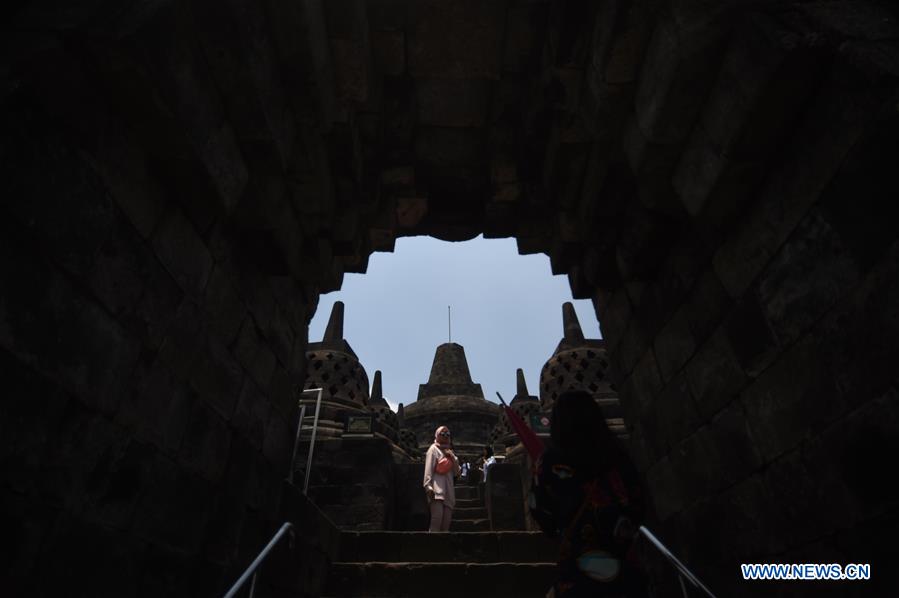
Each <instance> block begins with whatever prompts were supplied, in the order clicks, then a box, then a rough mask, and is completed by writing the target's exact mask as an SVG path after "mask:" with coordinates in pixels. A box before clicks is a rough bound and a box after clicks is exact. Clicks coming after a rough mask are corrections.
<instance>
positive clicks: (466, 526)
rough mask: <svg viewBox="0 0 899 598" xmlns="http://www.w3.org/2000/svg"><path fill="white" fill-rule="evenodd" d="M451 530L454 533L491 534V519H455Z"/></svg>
mask: <svg viewBox="0 0 899 598" xmlns="http://www.w3.org/2000/svg"><path fill="white" fill-rule="evenodd" d="M450 530H451V531H454V532H489V531H490V520H489V519H486V518H485V519H462V520H458V521H457V520H456V519H455V518H454V519H453V521H452V523H451V524H450Z"/></svg>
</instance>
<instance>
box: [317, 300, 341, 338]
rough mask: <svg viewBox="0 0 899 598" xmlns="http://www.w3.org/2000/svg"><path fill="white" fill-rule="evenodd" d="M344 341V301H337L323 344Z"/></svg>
mask: <svg viewBox="0 0 899 598" xmlns="http://www.w3.org/2000/svg"><path fill="white" fill-rule="evenodd" d="M340 340H343V301H335V302H334V306H333V307H332V308H331V317H330V318H328V326H327V328H325V336H324V338H323V339H322V342H328V341H340Z"/></svg>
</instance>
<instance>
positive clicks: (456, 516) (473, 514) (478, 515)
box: [453, 503, 487, 521]
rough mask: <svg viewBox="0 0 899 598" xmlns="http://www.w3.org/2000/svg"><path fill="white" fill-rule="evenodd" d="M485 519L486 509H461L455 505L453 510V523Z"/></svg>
mask: <svg viewBox="0 0 899 598" xmlns="http://www.w3.org/2000/svg"><path fill="white" fill-rule="evenodd" d="M486 518H487V509H486V507H462V506H459V504H458V503H456V508H455V509H453V521H460V520H462V519H486Z"/></svg>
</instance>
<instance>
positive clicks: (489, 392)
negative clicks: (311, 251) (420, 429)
mask: <svg viewBox="0 0 899 598" xmlns="http://www.w3.org/2000/svg"><path fill="white" fill-rule="evenodd" d="M335 301H343V302H344V304H345V306H346V307H345V319H344V336H345V338H346V339H347V341H349V343H350V346H352V347H353V350H354V351H355V352H356V354H357V355H358V356H359V360H360V362H361V363H362V365H363V367H364V368H365V371H366V372H367V373H368V378H369V383H371V381H372V380H373V379H374V374H375V370H381V376H382V379H383V386H384V396H385V398H386V399H387V400H388V402H390V404H391V407H393V408H394V410H395V409H396V405H397V404H398V403H404V404H409V403H411V402H413V401H414V400H415V398H416V396H417V394H418V385H419V384H424V383H425V382H427V380H428V375H429V373H430V371H431V364H432V362H433V360H434V350H435V349H436V348H437V346H438V345H439V344H441V343H445V342H447V338H448V330H447V309H446V308H447V306H448V305H451V306H452V340H453V342H456V343H459V344H461V345H462V346H463V347H465V355H466V357H467V358H468V367H469V369H470V370H471V377H472V379H473V380H474V382H477V383H480V384H481V386H482V388H483V389H484V396H485V398H487V399H488V400H492V401H494V402H498V401H497V399H496V394H495V392H496V391H499V392H500V393H501V394H502V395H503V397H504V398H505V399H506V400H507V401H508V400H509V399H511V398H512V396H514V395H515V370H516V368H523V369H524V375H525V379H526V380H527V384H528V390H529V391H530V393H531V394H532V395H539V386H538V382H539V379H540V369H541V368H542V367H543V364H544V363H545V362H546V360H547V359H548V358H549V357H550V356H551V355H552V352H553V350H555V348H556V345H557V344H558V342H559V340H560V339H561V338H562V304H563V303H564V302H565V301H572V299H571V290H570V289H569V287H568V278H567V277H566V276H553V275H552V272H551V271H550V265H549V258H548V257H547V256H545V255H542V254H540V255H518V250H517V248H516V243H515V240H514V239H484V238H482V237H478V238H476V239H473V240H471V241H465V242H462V243H450V242H446V241H439V240H437V239H434V238H431V237H404V238H401V239H397V242H396V249H395V251H394V252H393V253H375V254H373V255H372V256H371V259H370V260H369V263H368V272H367V273H366V274H347V275H346V276H345V277H344V281H343V287H342V288H341V289H340V290H339V291H335V292H333V293H328V294H327V295H322V296H321V299H320V301H319V307H318V310H317V311H316V313H315V317H314V318H313V319H312V323H311V325H310V328H309V340H310V341H319V340H321V338H322V334H323V333H324V330H325V326H326V325H327V321H328V316H329V315H330V313H331V306H332V305H333V304H334V302H335ZM573 303H574V305H575V310H576V311H577V314H578V319H579V320H580V322H581V327H582V328H583V329H584V334H585V336H586V337H587V338H600V333H599V326H598V324H597V321H596V316H595V315H594V313H593V306H592V304H591V303H590V301H588V300H580V301H574V302H573Z"/></svg>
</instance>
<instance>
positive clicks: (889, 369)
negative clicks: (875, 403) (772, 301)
mask: <svg viewBox="0 0 899 598" xmlns="http://www.w3.org/2000/svg"><path fill="white" fill-rule="evenodd" d="M897 281H899V247H893V248H892V250H891V251H889V252H888V253H887V254H886V255H884V256H883V260H882V261H881V263H880V264H878V266H877V267H875V268H874V269H873V270H872V271H871V272H870V274H869V275H868V276H867V277H866V278H865V280H864V281H863V282H862V284H861V285H859V287H858V288H857V289H855V291H854V292H853V293H852V295H850V296H849V297H847V298H846V299H845V300H843V301H842V302H841V303H840V305H838V306H837V307H836V308H835V309H833V310H832V311H831V312H830V313H829V314H828V315H827V316H826V317H825V318H824V319H823V320H822V321H821V323H820V324H818V325H817V326H816V330H815V332H814V336H815V339H816V342H817V344H818V349H819V351H820V352H821V355H822V357H823V359H824V361H825V364H826V367H827V369H828V370H829V372H830V374H831V375H832V376H833V377H834V379H835V380H836V382H837V384H838V386H839V388H840V391H841V392H842V394H843V396H844V398H845V400H846V401H848V402H849V403H850V404H851V405H860V404H862V403H864V402H865V401H867V400H869V399H871V398H874V397H877V396H880V395H881V394H882V393H883V392H885V391H886V390H887V389H888V388H889V387H890V385H891V384H895V383H896V380H897V371H896V367H895V359H893V356H894V355H896V351H897V344H899V307H897V306H899V299H897V297H899V282H897Z"/></svg>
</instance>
